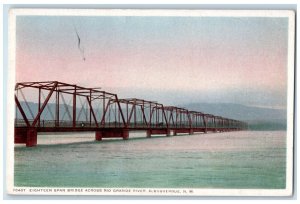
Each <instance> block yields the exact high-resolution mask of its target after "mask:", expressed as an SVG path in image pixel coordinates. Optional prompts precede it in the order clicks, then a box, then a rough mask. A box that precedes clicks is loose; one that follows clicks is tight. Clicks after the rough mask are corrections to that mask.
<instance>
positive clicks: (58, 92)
mask: <svg viewBox="0 0 300 204" xmlns="http://www.w3.org/2000/svg"><path fill="white" fill-rule="evenodd" d="M29 101H31V102H29ZM15 105H16V116H15V132H14V141H15V144H18V143H22V144H26V146H27V147H32V146H36V145H37V133H38V132H83V131H94V132H95V139H96V140H98V141H100V140H102V139H103V138H123V139H124V140H127V139H128V138H129V131H138V130H140V131H146V132H147V137H151V135H155V134H158V135H159V134H164V135H167V136H170V135H171V133H173V134H174V135H177V134H178V133H188V134H193V133H195V132H203V133H207V132H225V131H238V130H244V129H247V124H246V123H245V122H242V121H238V120H233V119H229V118H224V117H221V116H214V115H211V114H205V113H202V112H197V111H190V110H187V109H185V108H180V107H175V106H164V105H163V104H161V103H158V102H154V101H147V100H143V99H137V98H130V99H119V98H118V96H117V94H113V93H109V92H105V91H102V90H100V88H85V87H81V86H77V85H73V84H67V83H62V82H58V81H47V82H23V83H17V84H16V87H15Z"/></svg>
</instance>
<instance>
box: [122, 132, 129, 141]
mask: <svg viewBox="0 0 300 204" xmlns="http://www.w3.org/2000/svg"><path fill="white" fill-rule="evenodd" d="M121 134H122V137H123V140H128V139H129V131H128V130H123V131H122V133H121Z"/></svg>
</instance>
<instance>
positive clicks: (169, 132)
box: [167, 129, 171, 137]
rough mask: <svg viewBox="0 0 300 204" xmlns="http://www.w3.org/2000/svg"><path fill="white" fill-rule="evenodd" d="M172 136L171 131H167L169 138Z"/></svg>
mask: <svg viewBox="0 0 300 204" xmlns="http://www.w3.org/2000/svg"><path fill="white" fill-rule="evenodd" d="M170 136H171V130H170V129H167V137H170Z"/></svg>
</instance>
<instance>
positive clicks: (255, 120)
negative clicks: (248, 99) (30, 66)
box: [179, 103, 286, 130]
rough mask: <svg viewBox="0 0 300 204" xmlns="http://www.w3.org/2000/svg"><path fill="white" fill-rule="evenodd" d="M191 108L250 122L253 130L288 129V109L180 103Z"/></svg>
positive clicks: (227, 104) (250, 127) (229, 104)
mask: <svg viewBox="0 0 300 204" xmlns="http://www.w3.org/2000/svg"><path fill="white" fill-rule="evenodd" d="M179 106H180V107H185V108H187V109H189V110H194V111H201V112H203V113H210V114H213V115H219V116H223V117H227V118H232V119H236V120H242V121H245V122H247V123H248V124H249V129H252V130H284V129H286V110H285V109H272V108H260V107H252V106H245V105H241V104H234V103H191V104H183V105H179Z"/></svg>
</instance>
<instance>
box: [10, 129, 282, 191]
mask: <svg viewBox="0 0 300 204" xmlns="http://www.w3.org/2000/svg"><path fill="white" fill-rule="evenodd" d="M14 171H15V174H14V175H15V176H14V179H15V186H27V187H115V188H119V187H124V188H126V187H131V188H247V189H253V188H255V189H257V188H258V189H259V188H267V189H280V188H285V172H286V132H285V131H240V132H226V133H225V132H224V133H208V134H194V135H178V136H171V137H166V136H153V137H152V138H146V134H145V133H143V132H137V133H130V139H129V140H127V141H123V140H121V139H106V140H105V139H104V140H103V141H95V140H94V133H84V134H82V133H80V134H60V135H54V134H53V135H49V134H48V135H41V134H40V135H38V146H37V147H34V148H26V147H25V146H24V145H15V165H14Z"/></svg>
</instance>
